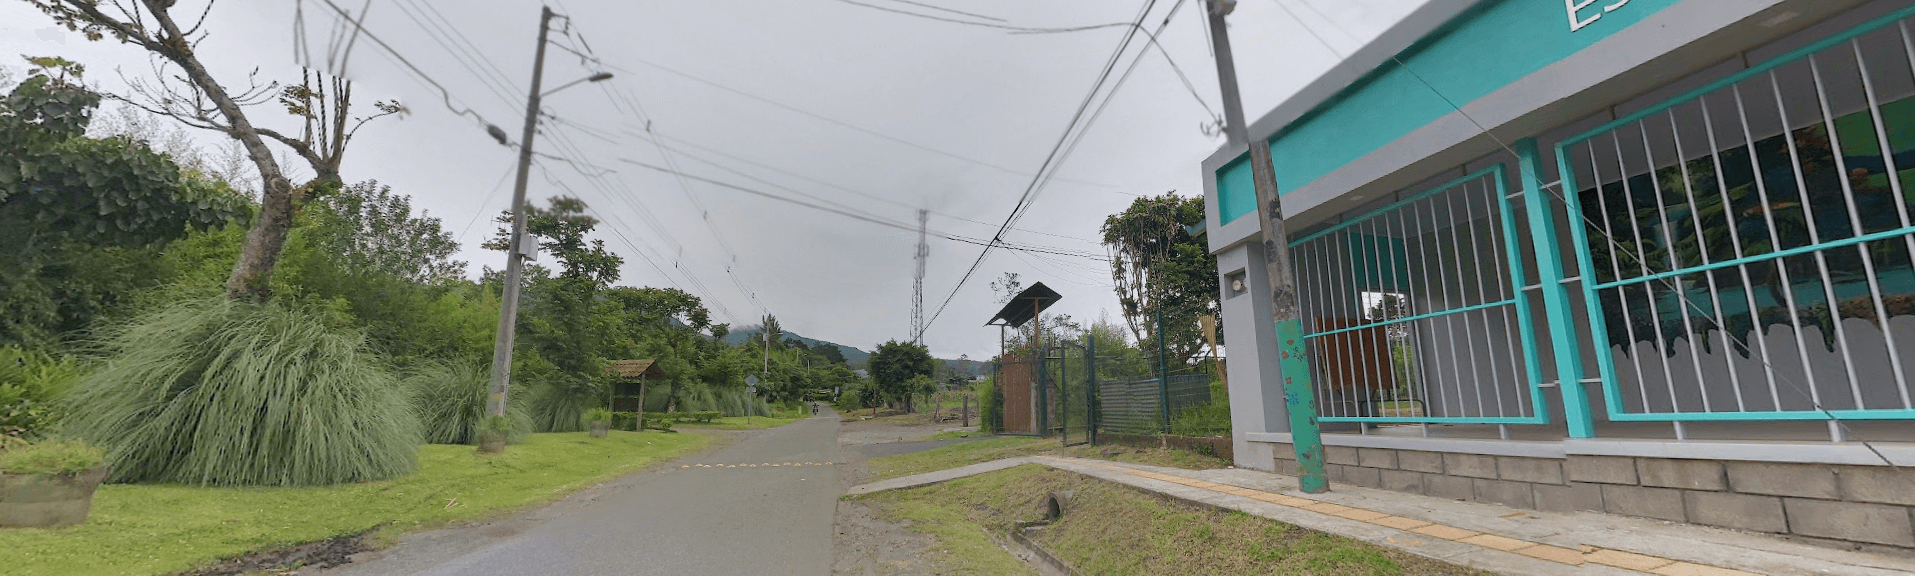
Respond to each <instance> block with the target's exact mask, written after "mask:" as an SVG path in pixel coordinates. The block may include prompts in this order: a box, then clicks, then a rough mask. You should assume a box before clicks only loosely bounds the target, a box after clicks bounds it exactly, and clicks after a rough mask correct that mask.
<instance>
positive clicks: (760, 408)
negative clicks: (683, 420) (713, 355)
mask: <svg viewBox="0 0 1915 576" xmlns="http://www.w3.org/2000/svg"><path fill="white" fill-rule="evenodd" d="M680 394H681V395H680V396H679V399H678V400H679V408H678V411H680V412H722V413H724V415H725V416H771V405H770V404H767V403H765V399H763V398H759V397H757V396H753V395H752V394H751V393H750V392H747V391H746V390H745V389H744V388H719V387H714V386H710V385H706V384H702V383H693V384H691V385H688V386H686V387H685V390H684V391H683V392H681V393H680Z"/></svg>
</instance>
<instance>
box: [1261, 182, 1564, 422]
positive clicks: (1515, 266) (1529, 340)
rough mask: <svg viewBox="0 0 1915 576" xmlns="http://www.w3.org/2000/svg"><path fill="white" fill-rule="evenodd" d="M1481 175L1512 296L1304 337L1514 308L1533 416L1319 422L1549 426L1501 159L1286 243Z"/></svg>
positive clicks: (1320, 234)
mask: <svg viewBox="0 0 1915 576" xmlns="http://www.w3.org/2000/svg"><path fill="white" fill-rule="evenodd" d="M1485 177H1488V179H1489V180H1491V181H1493V182H1494V186H1495V192H1494V193H1495V195H1496V199H1497V206H1498V209H1499V210H1500V212H1501V220H1502V222H1501V225H1502V228H1503V238H1504V239H1505V242H1507V243H1508V245H1507V246H1505V247H1504V253H1505V254H1506V255H1507V256H1508V260H1509V262H1508V266H1509V268H1508V270H1509V272H1510V275H1509V282H1510V284H1511V286H1510V289H1511V290H1510V292H1511V293H1512V294H1514V297H1512V298H1508V299H1503V300H1497V301H1494V302H1484V303H1481V304H1474V305H1470V306H1463V307H1458V308H1451V309H1447V310H1440V311H1436V312H1428V313H1424V314H1417V315H1414V316H1406V317H1403V318H1395V319H1390V320H1385V321H1381V322H1370V323H1364V324H1359V325H1356V326H1347V327H1343V328H1338V329H1335V330H1324V331H1320V332H1305V333H1304V335H1303V339H1304V340H1305V341H1306V342H1308V341H1310V340H1314V339H1317V338H1321V337H1324V336H1330V335H1333V334H1340V333H1343V332H1350V331H1354V330H1365V329H1374V328H1382V327H1385V326H1390V325H1395V324H1405V323H1409V322H1415V321H1418V320H1427V319H1431V318H1438V317H1442V316H1450V315H1455V314H1462V313H1466V312H1473V311H1477V310H1484V309H1490V308H1497V307H1502V306H1512V307H1514V308H1515V312H1516V326H1515V328H1516V332H1517V335H1518V339H1519V341H1520V342H1521V344H1522V358H1523V370H1524V374H1523V377H1524V380H1525V385H1526V386H1525V387H1526V388H1527V389H1528V390H1527V392H1528V395H1529V399H1530V406H1531V407H1532V410H1531V412H1532V414H1531V415H1529V416H1319V417H1318V418H1317V419H1318V420H1320V421H1323V422H1362V423H1402V424H1548V423H1550V422H1551V416H1550V414H1551V412H1552V410H1551V409H1550V406H1549V401H1548V396H1547V395H1546V394H1544V393H1543V384H1544V382H1543V376H1542V368H1541V364H1540V362H1541V361H1540V358H1541V353H1540V350H1539V348H1538V343H1537V340H1536V322H1535V319H1534V311H1533V310H1531V306H1530V303H1529V298H1528V295H1527V294H1526V292H1525V290H1524V289H1525V287H1526V285H1527V284H1528V279H1527V274H1525V272H1524V267H1523V253H1522V249H1523V246H1524V244H1526V242H1524V240H1525V239H1526V238H1525V237H1523V236H1520V235H1518V234H1517V227H1516V218H1517V216H1516V213H1515V211H1514V210H1513V209H1512V207H1511V203H1510V192H1509V184H1508V174H1507V169H1506V168H1504V165H1503V163H1500V162H1499V163H1496V164H1493V165H1490V166H1489V167H1487V168H1483V169H1480V170H1477V171H1474V172H1470V173H1468V174H1465V175H1463V176H1461V177H1458V178H1456V179H1454V180H1450V181H1448V182H1445V183H1443V184H1440V185H1437V186H1435V187H1432V188H1430V189H1427V190H1424V191H1422V192H1419V193H1416V194H1414V195H1411V196H1409V197H1406V198H1403V199H1400V200H1397V201H1395V202H1391V203H1390V204H1388V205H1385V206H1382V207H1380V208H1377V209H1375V210H1371V211H1369V212H1365V213H1363V214H1362V215H1360V216H1356V217H1353V218H1348V219H1345V220H1344V221H1343V222H1340V223H1338V224H1336V225H1334V226H1330V227H1328V228H1324V229H1323V230H1319V231H1317V232H1313V233H1311V234H1308V235H1305V236H1303V237H1300V238H1297V239H1296V240H1292V241H1291V242H1290V245H1289V247H1290V248H1291V250H1293V251H1294V250H1295V249H1297V248H1298V247H1300V246H1302V245H1304V244H1307V243H1309V242H1312V241H1315V240H1319V239H1323V238H1325V237H1327V236H1329V235H1332V234H1337V233H1339V232H1341V231H1343V230H1345V229H1347V228H1350V227H1352V226H1356V225H1358V224H1361V223H1363V222H1365V221H1368V220H1369V219H1371V218H1374V217H1377V216H1381V215H1384V214H1387V213H1390V212H1393V211H1395V210H1399V209H1402V208H1404V207H1407V206H1410V205H1412V204H1414V203H1416V202H1418V201H1421V200H1424V199H1426V198H1429V197H1431V196H1435V195H1437V194H1442V193H1444V192H1448V191H1450V190H1451V189H1454V188H1456V187H1458V186H1461V185H1464V184H1467V183H1471V182H1475V181H1478V180H1482V179H1484V178H1485ZM1346 236H1347V235H1346ZM1392 260H1394V257H1392ZM1370 287H1374V288H1389V287H1388V286H1380V285H1379V286H1370ZM1311 356H1312V357H1313V358H1311V361H1313V362H1314V361H1315V359H1314V356H1315V354H1314V353H1312V355H1311Z"/></svg>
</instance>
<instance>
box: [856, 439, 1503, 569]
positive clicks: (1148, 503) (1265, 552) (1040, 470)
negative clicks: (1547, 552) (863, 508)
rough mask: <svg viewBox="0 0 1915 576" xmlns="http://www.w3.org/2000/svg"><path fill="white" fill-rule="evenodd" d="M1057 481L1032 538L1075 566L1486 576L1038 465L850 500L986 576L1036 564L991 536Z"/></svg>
mask: <svg viewBox="0 0 1915 576" xmlns="http://www.w3.org/2000/svg"><path fill="white" fill-rule="evenodd" d="M1062 491H1069V492H1071V493H1072V496H1071V504H1070V507H1069V508H1068V509H1067V511H1066V512H1065V514H1064V517H1063V519H1062V520H1061V521H1059V522H1057V523H1054V524H1052V525H1051V526H1050V527H1049V528H1046V529H1044V530H1043V531H1041V532H1039V533H1038V534H1036V535H1034V536H1032V538H1033V539H1034V540H1035V541H1037V543H1038V544H1039V545H1041V546H1043V547H1044V548H1045V549H1046V550H1048V551H1050V552H1051V553H1052V554H1053V555H1055V556H1057V557H1058V558H1059V559H1061V560H1063V561H1064V562H1066V563H1068V564H1070V565H1071V566H1072V567H1073V568H1076V569H1077V570H1078V571H1079V572H1082V573H1084V574H1106V575H1113V576H1123V575H1132V574H1135V575H1150V574H1218V575H1229V574H1293V575H1298V576H1489V574H1488V573H1485V572H1480V571H1477V570H1472V569H1469V568H1463V567H1460V566H1455V565H1452V564H1445V563H1442V562H1438V561H1435V560H1430V559H1426V558H1422V557H1419V556H1413V555H1410V554H1408V553H1405V552H1401V551H1398V550H1394V549H1389V548H1383V547H1379V546H1376V545H1372V544H1368V543H1364V542H1360V541H1356V540H1351V539H1349V538H1343V537H1340V536H1333V535H1329V534H1324V533H1321V532H1316V531H1312V530H1306V529H1303V528H1297V527H1295V526H1291V525H1288V524H1284V523H1281V522H1275V521H1272V520H1269V519H1265V518H1260V517H1256V516H1250V515H1248V514H1244V513H1241V512H1222V511H1218V510H1216V509H1212V508H1206V507H1197V506H1192V505H1188V504H1185V503H1182V502H1178V501H1175V500H1170V499H1168V498H1164V497H1161V496H1157V495H1154V494H1150V493H1146V492H1142V491H1139V490H1135V489H1131V488H1130V487H1127V486H1124V485H1121V484H1115V483H1110V482H1104V481H1101V480H1097V479H1095V478H1091V477H1088V476H1082V475H1078V474H1073V473H1070V472H1064V471H1061V470H1054V469H1050V468H1047V467H1044V466H1040V465H1036V464H1029V465H1024V466H1019V467H1016V468H1012V469H1009V470H1001V471H997V472H992V473H988V474H981V475H978V476H972V477H968V478H960V479H957V480H952V481H950V482H944V483H941V484H933V485H930V486H925V487H921V488H913V489H909V490H893V491H889V492H879V493H876V494H871V495H867V496H862V497H859V499H860V500H863V501H867V502H870V503H872V504H874V505H876V506H878V507H879V508H880V509H882V510H883V511H885V513H886V515H888V516H890V517H891V518H892V519H894V520H905V521H908V522H909V523H910V526H911V529H912V530H915V531H918V532H922V533H926V534H930V535H932V536H934V537H936V538H937V540H938V547H939V548H940V549H942V550H943V551H945V552H949V554H944V555H940V556H939V557H940V558H943V559H945V560H944V562H946V563H947V565H945V566H940V567H939V568H940V572H941V573H948V574H978V575H993V576H995V575H1008V574H1032V573H1033V572H1032V571H1031V570H1030V568H1028V567H1026V566H1025V565H1024V564H1023V563H1022V562H1019V561H1018V560H1017V559H1016V558H1013V557H1012V556H1011V555H1010V554H1009V553H1007V552H1005V551H1004V550H1003V549H1002V548H998V547H997V546H996V544H994V543H992V541H991V538H992V537H993V536H995V537H1000V538H1001V537H1004V535H1006V534H1008V532H1009V530H1010V529H1011V526H1012V524H1013V523H1015V522H1018V521H1025V520H1040V519H1042V517H1043V516H1042V515H1043V508H1042V505H1043V500H1044V497H1045V496H1046V495H1048V494H1050V493H1053V492H1062Z"/></svg>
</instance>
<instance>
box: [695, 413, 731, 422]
mask: <svg viewBox="0 0 1915 576" xmlns="http://www.w3.org/2000/svg"><path fill="white" fill-rule="evenodd" d="M723 415H724V413H723V412H719V411H717V410H706V411H703V412H693V413H692V421H694V422H698V423H701V424H710V423H711V421H712V420H716V419H718V417H719V416H723Z"/></svg>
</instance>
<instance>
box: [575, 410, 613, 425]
mask: <svg viewBox="0 0 1915 576" xmlns="http://www.w3.org/2000/svg"><path fill="white" fill-rule="evenodd" d="M580 420H581V422H583V423H584V424H585V425H587V426H590V425H591V424H592V423H593V422H611V421H612V409H610V408H593V409H591V410H586V411H585V416H583V417H581V418H580Z"/></svg>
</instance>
